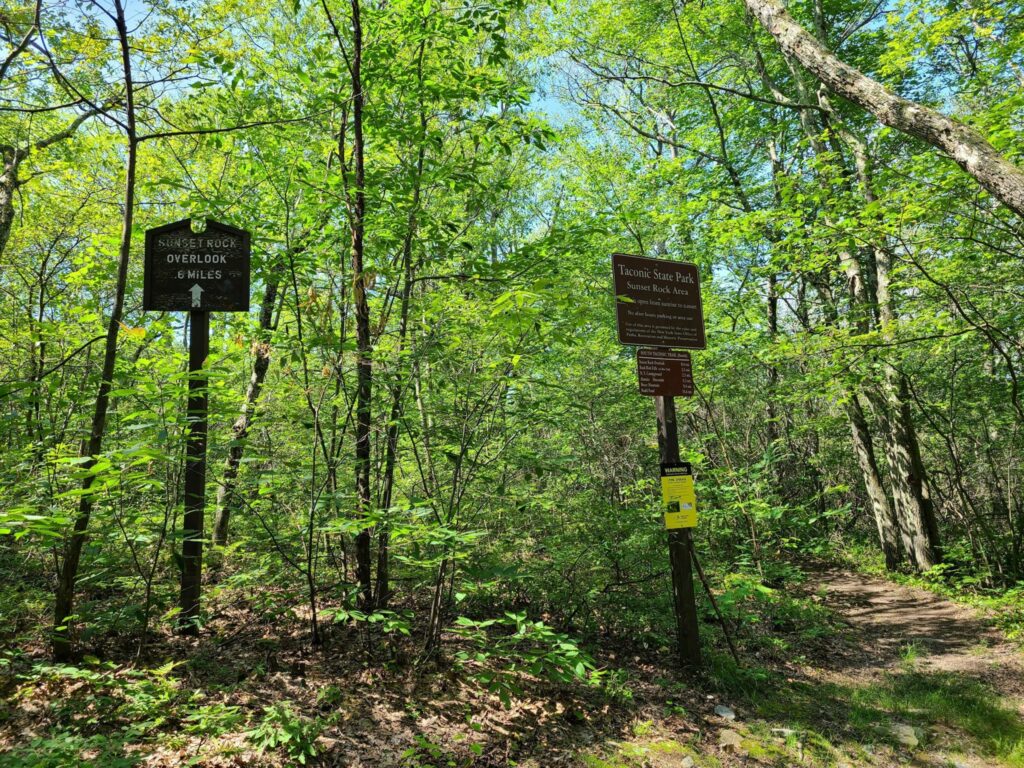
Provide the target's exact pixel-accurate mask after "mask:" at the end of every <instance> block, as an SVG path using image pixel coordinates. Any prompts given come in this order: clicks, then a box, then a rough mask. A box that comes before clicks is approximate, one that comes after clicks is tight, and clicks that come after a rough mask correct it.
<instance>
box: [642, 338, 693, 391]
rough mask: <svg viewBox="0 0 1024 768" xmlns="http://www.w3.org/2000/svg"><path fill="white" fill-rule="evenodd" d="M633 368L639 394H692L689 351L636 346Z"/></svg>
mask: <svg viewBox="0 0 1024 768" xmlns="http://www.w3.org/2000/svg"><path fill="white" fill-rule="evenodd" d="M636 372H637V377H638V378H639V379H640V394H641V395H654V396H657V397H693V366H692V364H691V362H690V353H689V352H676V351H674V350H671V349H644V348H641V349H638V350H637V351H636Z"/></svg>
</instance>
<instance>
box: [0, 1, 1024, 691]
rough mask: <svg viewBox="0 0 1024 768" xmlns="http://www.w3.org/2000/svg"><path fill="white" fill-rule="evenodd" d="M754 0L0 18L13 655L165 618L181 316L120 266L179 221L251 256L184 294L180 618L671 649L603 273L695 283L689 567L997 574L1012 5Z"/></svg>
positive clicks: (1015, 498) (1016, 313)
mask: <svg viewBox="0 0 1024 768" xmlns="http://www.w3.org/2000/svg"><path fill="white" fill-rule="evenodd" d="M778 10H779V8H778V6H776V4H775V3H774V0H764V2H761V1H760V0H746V3H743V2H740V0H707V1H706V2H701V3H696V2H689V3H683V2H680V0H633V1H632V2H628V3H625V2H615V1H613V0H572V2H565V3H530V2H527V1H526V0H416V1H415V2H410V1H409V0H389V1H383V2H377V1H376V0H374V1H373V2H368V1H366V0H352V1H351V2H338V1H337V0H321V2H300V1H299V0H294V2H287V3H274V4H270V6H269V7H267V8H258V7H256V6H255V5H253V4H250V3H244V2H238V1H237V0H208V1H206V2H186V3H166V2H155V1H154V2H149V1H148V0H146V1H136V2H129V3H127V4H126V5H122V4H121V2H120V0H111V1H110V2H108V0H96V2H85V1H84V0H83V1H82V2H63V3H48V2H45V3H44V2H40V3H38V4H36V5H32V4H26V3H23V2H21V1H20V0H16V1H15V2H11V1H10V0H5V2H4V4H3V6H2V8H0V36H2V38H3V42H4V51H5V53H4V58H3V60H2V63H0V151H2V156H3V163H4V167H3V175H2V176H0V361H2V362H0V564H2V567H3V569H4V571H5V572H6V573H8V574H17V577H16V578H13V579H12V578H6V579H4V586H3V588H2V589H3V600H2V601H0V616H3V618H4V622H3V624H4V629H3V632H4V634H5V644H7V643H8V642H10V643H11V644H12V645H17V644H20V643H23V642H25V637H27V636H33V637H35V638H36V639H37V640H38V639H39V638H43V637H48V636H49V634H48V633H49V627H50V626H51V625H52V624H53V620H52V618H51V617H53V616H54V615H55V616H56V622H55V625H54V626H55V627H56V631H55V632H54V633H53V651H54V652H55V653H56V654H57V656H58V657H62V658H71V657H72V656H74V655H75V654H77V653H80V652H81V651H82V650H90V649H93V650H94V649H96V648H98V647H101V646H102V645H103V643H104V642H106V641H105V640H104V638H107V639H108V640H109V639H110V638H112V637H115V636H128V637H130V638H133V642H140V643H145V642H146V638H147V637H149V633H151V632H154V631H162V630H164V629H169V628H171V627H172V626H173V624H174V622H175V616H176V610H177V609H176V606H177V604H178V603H177V601H178V595H177V590H178V579H179V571H180V564H181V556H180V549H181V539H182V523H183V520H182V477H183V472H184V446H185V438H186V433H187V429H188V424H187V420H186V417H185V413H184V404H185V398H186V390H187V386H188V380H187V379H188V377H187V373H186V368H187V365H186V363H187V350H186V348H185V338H186V333H185V324H184V323H185V315H184V314H180V313H179V314H176V313H145V314H144V313H143V312H142V311H141V304H142V246H143V233H144V231H145V230H147V229H149V228H152V227H155V226H159V225H162V224H166V223H168V222H173V221H177V220H180V219H188V218H192V219H203V218H206V217H210V218H212V219H216V220H218V221H223V222H225V223H228V224H231V225H233V226H236V227H241V228H244V229H247V230H249V231H251V233H252V239H253V251H252V260H253V292H252V310H251V311H250V312H248V313H237V314H227V313H221V314H214V315H213V316H212V330H211V352H210V356H209V358H208V360H207V366H206V370H207V374H208V377H209V395H210V403H211V405H210V407H211V411H210V446H209V450H210V457H209V463H208V488H207V499H208V507H207V521H206V528H207V533H208V535H209V537H210V538H211V540H212V543H213V545H214V546H213V547H212V550H208V554H207V566H208V567H209V568H210V569H212V573H211V575H210V578H209V579H208V583H207V584H206V586H205V590H206V591H205V594H204V599H208V601H209V606H210V607H209V610H207V611H206V613H204V614H201V616H200V622H201V623H202V622H204V621H206V620H207V618H209V616H210V612H211V611H213V610H215V609H216V606H223V605H227V604H231V603H234V604H239V603H242V604H244V605H246V606H247V610H250V611H253V612H255V613H257V614H259V615H263V616H276V615H280V614H282V613H285V612H294V615H296V616H298V617H301V620H302V621H304V622H306V623H307V625H308V629H307V631H308V633H309V638H310V640H311V641H312V642H313V643H317V642H320V641H321V640H322V637H323V628H322V626H323V624H325V623H327V624H332V623H335V622H356V623H359V622H365V621H367V620H370V621H372V622H374V623H376V624H378V625H381V626H383V627H385V628H386V630H387V631H394V632H412V633H414V634H415V636H416V637H417V638H418V640H417V642H418V643H419V644H420V646H421V647H423V648H425V649H427V650H428V651H430V650H436V647H437V645H438V643H439V642H440V640H441V638H442V634H443V632H444V631H445V630H446V629H448V628H450V627H452V626H456V627H458V626H463V627H464V626H468V625H472V623H473V621H475V620H479V619H482V618H485V617H487V616H491V615H496V616H501V615H502V611H504V610H506V609H507V610H513V609H514V610H523V611H525V612H526V614H527V615H529V616H530V617H531V618H534V619H536V618H539V617H544V618H545V620H546V621H548V622H549V623H551V624H552V625H554V626H558V627H560V628H563V629H565V630H566V631H570V632H572V633H573V634H574V635H576V636H579V637H584V638H586V637H596V636H598V635H606V636H626V635H631V634H636V633H638V632H640V633H649V634H650V635H651V636H652V637H655V638H661V640H662V641H664V642H668V641H669V639H670V638H671V637H672V632H673V620H672V613H671V611H672V608H671V595H670V594H669V593H668V592H667V587H666V584H667V582H666V578H667V577H666V576H665V572H666V569H667V558H666V556H665V553H664V534H663V533H662V525H661V521H660V512H659V508H658V504H657V500H656V499H657V493H658V490H657V486H656V480H657V465H658V449H657V442H656V429H655V421H654V407H653V405H652V402H651V399H650V398H646V397H642V396H640V395H639V394H638V393H637V384H636V372H635V350H634V349H633V348H630V347H624V346H621V345H619V344H618V343H617V342H616V339H615V335H614V334H615V322H614V300H613V297H612V292H611V287H610V286H611V270H610V254H611V253H613V252H627V253H636V254H641V255H646V256H653V257H658V258H665V259H674V260H681V261H688V262H693V263H696V264H697V265H698V266H699V267H700V270H701V274H702V280H703V304H704V310H705V317H706V323H707V336H708V347H707V349H706V350H704V351H700V352H694V354H693V358H694V376H695V381H696V385H697V392H696V395H695V396H694V397H693V398H689V399H686V400H678V401H677V408H678V411H679V424H680V434H681V443H682V452H683V454H684V455H683V458H684V460H688V461H690V462H692V463H693V464H694V466H695V468H696V471H697V475H698V499H699V504H700V511H701V518H700V523H699V526H698V528H697V529H696V532H695V536H696V541H697V549H698V551H700V552H702V553H706V557H707V558H708V560H709V566H711V567H712V568H713V570H714V572H716V573H719V574H749V575H753V576H756V578H757V579H758V580H759V581H760V582H763V583H765V584H769V585H770V584H771V583H772V582H773V579H777V578H781V576H780V573H779V572H780V571H782V570H783V569H784V568H785V567H786V566H785V565H784V564H785V563H786V562H788V561H789V560H792V559H794V558H795V559H800V558H805V557H807V556H820V557H832V556H835V555H836V554H837V553H842V552H846V553H851V552H852V553H856V557H857V558H859V559H860V560H861V561H862V562H868V561H873V560H877V561H879V562H884V563H885V564H886V566H887V567H888V568H890V569H900V568H904V569H906V568H910V569H915V570H920V571H928V572H929V573H930V574H931V576H932V578H935V579H940V580H942V579H945V580H948V581H955V582H956V583H957V584H960V585H970V586H974V587H978V588H985V589H1006V588H1010V587H1012V586H1013V585H1014V584H1016V583H1017V582H1019V581H1021V580H1022V579H1024V549H1022V545H1024V494H1022V491H1021V469H1022V467H1021V464H1022V457H1024V430H1022V427H1024V407H1022V394H1021V376H1022V375H1024V371H1022V365H1024V315H1022V307H1024V303H1022V302H1021V300H1020V297H1021V295H1022V293H1024V269H1022V268H1021V253H1022V250H1021V247H1022V245H1024V230H1022V223H1021V218H1020V216H1019V215H1018V214H1019V213H1020V208H1015V205H1016V204H1015V202H1014V201H1015V200H1017V198H1015V197H1014V194H1015V189H1016V188H1015V187H1014V186H1013V184H1014V176H1013V174H1014V171H1016V173H1017V174H1018V175H1019V174H1020V171H1019V170H1016V168H1017V164H1019V163H1020V156H1021V152H1022V150H1024V132H1022V130H1021V121H1022V119H1024V87H1022V85H1024V60H1022V53H1021V52H1022V50H1024V45H1022V43H1024V9H1022V8H1021V7H1020V6H1018V5H1017V4H1015V3H1011V2H987V1H985V0H982V1H981V2H972V3H964V4H955V3H947V2H936V1H934V0H899V1H897V2H892V3H887V4H885V3H875V2H867V1H865V0H814V1H813V2H799V3H797V2H793V3H791V4H790V8H789V11H790V13H792V19H790V18H789V17H788V16H787V17H785V18H784V19H783V22H786V23H787V24H789V26H788V27H785V28H784V29H782V31H781V32H780V31H779V29H775V28H773V27H772V26H771V23H770V22H771V20H772V19H778V18H779V17H778V14H777V12H778ZM773 14H775V15H774V16H773ZM793 19H795V21H796V22H797V23H798V24H799V27H798V28H797V29H798V30H799V31H800V32H801V33H802V34H803V35H804V36H805V38H806V39H804V38H799V37H793V36H792V35H790V36H789V37H787V36H786V35H787V34H789V33H792V32H793V28H794V27H795V24H794V23H793ZM780 29H781V28H780ZM786 30H789V32H786ZM780 42H781V43H782V45H780V44H779V43H780ZM801 46H803V47H801ZM833 54H834V55H833ZM805 56H806V60H805V58H804V57H805ZM815 56H817V57H818V58H817V59H815V58H814V57H815ZM840 63H841V64H842V65H843V66H844V67H846V69H845V70H842V72H846V71H847V70H850V71H853V72H856V73H857V74H859V75H861V76H862V77H863V78H864V80H863V81H857V80H855V79H851V77H852V76H851V77H847V76H845V75H844V76H843V77H835V78H833V77H831V74H830V73H833V72H834V71H839V70H837V69H836V67H837V66H838V64H840ZM844 78H845V79H844ZM875 81H877V83H881V84H883V85H884V86H886V87H887V88H888V89H889V91H890V92H891V93H893V94H898V96H900V97H902V99H903V100H905V101H898V102H893V103H895V104H896V107H892V105H891V104H888V106H887V104H884V103H881V102H880V101H878V99H877V98H876V97H878V92H877V91H871V90H870V87H871V86H868V85H865V83H872V82H875ZM847 82H849V83H852V85H851V86H850V90H849V91H847V92H844V88H845V85H844V83H847ZM859 86H864V87H865V88H867V90H864V91H863V94H867V95H864V96H863V99H861V98H860V97H861V95H863V94H861V93H860V92H858V91H857V87H859ZM872 94H874V95H872ZM873 98H874V99H875V101H872V99H873ZM883 101H884V99H883ZM907 105H909V106H907ZM890 108H892V109H895V110H896V112H898V114H896V113H892V114H890V113H889V112H886V110H887V109H890ZM915 110H916V111H915ZM894 115H895V116H894ZM948 118H952V120H948ZM901 121H902V122H901ZM929 121H931V122H929ZM943 121H946V122H943ZM933 137H934V138H935V140H934V141H933V140H932V138H933ZM950 137H952V138H950ZM942 142H946V143H945V144H943V143H942ZM957 142H961V143H962V146H961V145H960V144H957ZM986 148H987V149H986ZM961 149H963V152H964V153H965V154H964V157H967V159H963V158H961V157H959V156H958V155H957V152H958V151H960V150H961ZM972 152H973V153H974V154H971V153H972ZM976 157H981V158H982V160H985V158H988V160H987V161H985V162H982V161H978V162H977V163H975V162H974V160H973V159H972V158H976ZM986 162H988V163H989V164H988V165H986ZM1000 174H1002V175H1000ZM1018 181H1019V180H1018ZM1015 210H1016V212H1014V211H1015ZM204 606H205V604H204ZM218 610H219V609H218ZM466 617H473V618H466ZM459 622H462V623H461V624H460V623H459ZM33 633H34V634H33ZM574 667H575V662H572V663H571V664H570V665H569V667H568V668H570V669H572V668H574ZM576 671H577V672H579V673H583V671H584V670H583V669H582V668H580V669H579V670H576Z"/></svg>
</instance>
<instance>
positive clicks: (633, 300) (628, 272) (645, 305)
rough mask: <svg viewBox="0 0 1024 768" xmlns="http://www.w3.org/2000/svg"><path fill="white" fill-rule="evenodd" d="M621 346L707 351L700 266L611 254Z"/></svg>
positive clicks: (616, 315) (623, 254) (616, 316)
mask: <svg viewBox="0 0 1024 768" xmlns="http://www.w3.org/2000/svg"><path fill="white" fill-rule="evenodd" d="M612 273H613V275H614V280H615V318H616V321H617V323H618V328H619V342H620V343H622V344H636V345H638V346H647V347H680V348H682V349H704V348H705V346H707V344H706V342H705V339H704V308H703V306H702V304H701V300H700V275H699V274H698V272H697V265H696V264H688V263H686V262H682V261H666V260H665V259H648V258H645V257H643V256H630V255H629V254H625V253H614V254H612Z"/></svg>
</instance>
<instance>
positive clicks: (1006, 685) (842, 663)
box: [816, 569, 1024, 700]
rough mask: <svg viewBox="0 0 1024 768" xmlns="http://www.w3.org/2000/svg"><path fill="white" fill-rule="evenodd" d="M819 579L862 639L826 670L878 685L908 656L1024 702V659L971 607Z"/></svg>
mask: <svg viewBox="0 0 1024 768" xmlns="http://www.w3.org/2000/svg"><path fill="white" fill-rule="evenodd" d="M816 575H817V584H818V585H819V586H820V587H823V588H824V590H825V596H824V599H825V602H826V604H827V605H829V607H831V608H832V609H833V610H835V611H837V612H838V613H839V614H840V615H841V616H842V617H843V618H844V619H845V620H846V621H847V622H848V623H849V624H850V626H851V628H852V629H853V630H854V632H855V633H856V634H857V635H859V636H860V637H859V638H857V642H856V648H855V649H854V648H850V649H848V650H844V651H840V652H839V653H838V655H837V657H836V658H835V663H834V664H829V665H828V667H829V668H831V669H834V670H835V671H837V672H842V673H847V674H850V675H852V676H854V677H864V678H870V677H876V676H878V675H879V674H882V673H884V672H886V671H888V670H891V669H892V668H894V667H895V666H898V665H899V664H900V663H901V661H902V660H903V659H904V658H905V657H906V656H907V655H908V649H911V650H910V651H909V653H912V654H913V655H914V656H916V661H915V664H916V666H917V668H918V669H922V670H926V671H927V670H930V671H936V672H950V673H956V674H962V675H965V676H967V677H971V678H975V679H977V680H980V681H982V682H984V683H986V684H988V685H990V686H992V687H993V688H995V689H996V690H998V691H999V692H1000V693H1002V694H1003V695H1004V696H1006V697H1007V698H1011V699H1018V700H1019V699H1021V698H1024V656H1022V655H1021V653H1020V652H1019V651H1018V650H1017V648H1016V647H1015V646H1014V645H1012V644H1011V643H1009V642H1008V641H1007V640H1006V639H1005V638H1004V637H1003V636H1002V635H1000V634H999V633H998V632H997V631H995V630H993V629H991V628H990V627H988V626H987V625H986V623H985V622H984V621H983V620H982V619H981V618H980V617H979V616H978V614H977V613H976V612H975V611H974V610H972V609H971V608H969V607H966V606H962V605H958V604H956V603H953V602H950V601H949V600H946V599H944V598H942V597H939V596H938V595H935V594H933V593H931V592H928V591H926V590H923V589H916V588H912V587H905V586H901V585H899V584H893V583H892V582H888V581H882V580H880V579H873V578H871V577H868V576H863V575H861V574H853V573H849V572H847V571H842V570H838V569H832V570H828V571H824V572H821V573H819V574H816Z"/></svg>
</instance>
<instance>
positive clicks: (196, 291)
mask: <svg viewBox="0 0 1024 768" xmlns="http://www.w3.org/2000/svg"><path fill="white" fill-rule="evenodd" d="M188 291H189V293H191V294H192V308H193V309H195V308H196V307H198V306H200V305H201V304H202V298H201V297H202V295H203V287H202V286H201V285H199V283H196V284H195V285H193V286H192V287H191V288H189V289H188Z"/></svg>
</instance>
